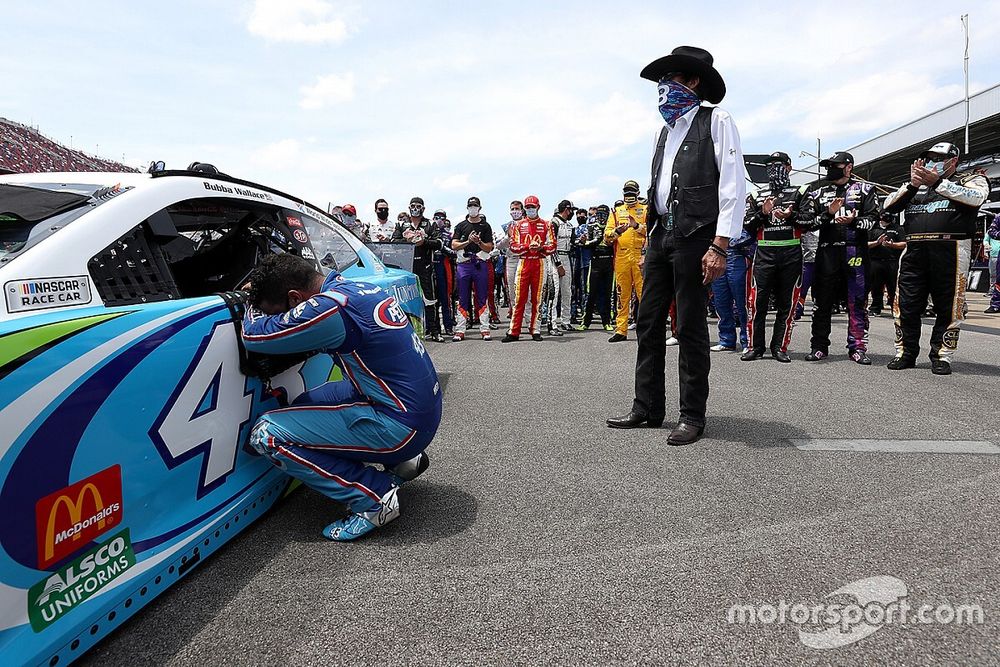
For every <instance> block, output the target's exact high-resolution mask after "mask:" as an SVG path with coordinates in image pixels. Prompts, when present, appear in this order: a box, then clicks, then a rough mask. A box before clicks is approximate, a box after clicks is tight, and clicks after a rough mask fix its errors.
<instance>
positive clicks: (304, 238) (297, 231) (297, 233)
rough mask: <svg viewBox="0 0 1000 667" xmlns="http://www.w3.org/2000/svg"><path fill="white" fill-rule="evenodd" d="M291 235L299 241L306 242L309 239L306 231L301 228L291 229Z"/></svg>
mask: <svg viewBox="0 0 1000 667" xmlns="http://www.w3.org/2000/svg"><path fill="white" fill-rule="evenodd" d="M292 236H294V237H295V240H296V241H298V242H299V243H307V242H308V241H309V237H308V236H306V233H305V232H304V231H302V230H301V229H293V230H292Z"/></svg>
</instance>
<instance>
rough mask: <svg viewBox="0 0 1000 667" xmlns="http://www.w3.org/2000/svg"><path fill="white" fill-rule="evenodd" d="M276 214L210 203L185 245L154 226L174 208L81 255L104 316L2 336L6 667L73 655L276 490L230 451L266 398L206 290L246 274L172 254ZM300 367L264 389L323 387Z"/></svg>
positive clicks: (258, 467)
mask: <svg viewBox="0 0 1000 667" xmlns="http://www.w3.org/2000/svg"><path fill="white" fill-rule="evenodd" d="M198 205H199V206H201V205H203V202H200V203H199V204H198ZM222 206H225V207H228V208H227V209H226V216H221V215H220V213H219V210H220V207H222ZM169 208H170V207H168V209H169ZM276 210H277V209H276V208H272V209H261V208H260V207H259V206H256V205H252V204H242V203H240V202H235V203H233V202H229V203H225V204H219V203H212V204H210V205H208V206H203V208H202V209H201V210H194V211H192V210H189V211H188V213H190V216H189V218H190V217H194V218H197V219H199V220H200V221H201V222H203V223H204V224H203V225H202V227H201V228H199V229H198V230H196V231H195V232H193V233H189V234H188V236H184V234H185V232H183V231H182V232H179V235H174V236H171V234H169V233H167V232H168V231H169V230H166V229H165V226H164V224H163V223H164V222H165V220H164V219H163V218H162V217H160V216H158V214H159V213H166V214H168V215H172V216H175V217H174V219H175V220H176V219H177V217H176V213H177V211H176V207H174V210H167V209H165V210H163V211H159V212H157V214H154V215H152V216H150V217H149V218H147V219H146V220H143V221H142V222H141V223H139V224H138V225H136V226H135V227H134V228H132V229H131V230H129V232H128V233H126V234H124V235H123V236H122V237H120V238H118V239H116V240H115V241H114V242H112V243H111V244H109V245H108V246H107V247H105V248H104V249H103V250H101V251H100V252H97V253H96V254H94V256H93V257H91V258H90V260H89V262H88V267H89V270H90V278H91V281H92V284H93V289H94V290H95V291H96V292H97V293H99V295H100V297H101V299H102V300H103V302H104V305H103V306H99V307H93V308H84V309H76V310H73V311H71V312H70V313H66V312H58V311H52V312H44V313H40V314H38V315H34V316H31V317H26V318H22V319H19V320H15V321H11V322H6V323H0V421H2V423H3V424H4V429H2V432H0V473H2V479H3V486H2V487H0V506H2V507H3V508H4V514H5V520H4V521H3V522H2V523H0V546H2V547H3V548H2V549H0V649H2V651H3V653H4V654H5V655H9V656H10V657H11V659H12V660H13V661H14V662H32V663H35V662H39V661H41V660H43V659H44V660H45V661H49V660H50V659H51V658H55V659H56V661H58V659H59V655H58V651H62V650H65V651H66V652H67V654H69V656H70V657H71V655H72V654H78V653H82V651H83V650H85V649H86V648H87V647H88V646H90V645H92V644H93V643H94V642H96V641H97V640H98V639H100V638H101V637H102V636H104V635H105V634H107V633H108V632H109V631H111V630H112V629H113V628H114V627H115V626H117V625H118V624H119V623H121V622H122V621H124V620H125V619H127V618H128V617H129V616H130V615H131V614H133V613H135V611H136V610H137V609H138V608H140V607H141V606H142V605H143V604H145V603H146V602H147V601H148V600H150V599H152V598H153V597H154V596H155V595H156V594H157V593H159V592H161V591H162V590H164V589H165V588H166V587H168V586H169V585H170V584H171V583H172V582H173V581H176V580H177V579H178V578H179V577H181V576H183V575H184V574H186V573H187V572H188V571H189V570H190V568H191V567H192V566H193V565H194V564H196V563H197V562H198V561H199V560H200V559H201V558H203V557H204V556H206V555H207V554H209V553H211V551H213V550H214V549H215V548H217V547H218V546H219V545H220V544H222V543H224V542H225V541H226V540H228V539H229V538H230V537H231V536H232V535H234V534H235V533H236V532H238V531H239V530H240V529H241V528H242V527H243V526H245V525H247V524H248V523H249V522H251V521H253V520H254V519H255V518H256V517H258V516H259V515H260V514H261V513H262V512H263V511H265V510H266V509H267V508H268V507H270V506H271V505H272V504H273V503H274V502H275V501H276V500H277V498H278V497H280V495H281V494H282V493H283V492H284V490H285V489H286V488H287V486H288V479H287V477H286V476H285V475H283V474H282V473H281V472H280V471H279V470H277V469H275V468H274V467H273V466H271V465H270V464H269V463H267V462H266V461H264V460H263V459H262V458H261V457H260V456H258V455H257V454H256V453H255V452H253V451H252V450H250V449H249V448H247V447H246V446H245V443H246V442H247V439H248V433H249V429H250V427H251V426H252V424H253V421H254V420H255V419H256V418H257V416H258V415H259V414H260V413H261V412H263V411H265V410H267V409H270V408H273V407H277V405H278V404H277V398H276V397H275V395H274V393H272V392H269V391H267V392H266V391H265V390H264V387H263V386H262V384H261V382H260V381H259V380H257V379H255V378H248V377H245V376H244V375H242V373H240V368H239V352H238V350H239V348H238V345H237V330H236V327H235V325H234V322H233V319H232V317H231V315H230V312H229V310H228V308H227V306H226V305H225V304H224V302H223V300H222V299H221V298H220V297H218V296H213V295H211V294H210V293H206V291H207V290H209V289H213V288H214V287H216V286H220V285H222V284H223V283H221V282H219V281H220V280H226V279H227V276H230V277H231V276H237V275H239V274H240V272H241V271H243V269H244V268H246V267H244V266H242V265H239V264H234V263H236V262H238V261H243V260H241V259H237V258H238V256H240V253H239V252H237V251H236V250H233V252H228V251H226V252H222V250H225V249H224V248H222V246H218V247H219V248H220V249H221V250H220V253H219V254H217V255H216V256H215V257H213V258H212V262H199V261H198V257H199V255H198V251H194V252H192V253H190V254H187V255H185V254H184V252H183V251H182V250H183V248H182V246H185V243H183V242H180V239H181V238H182V237H183V238H186V239H187V241H188V243H187V247H188V248H189V249H191V248H195V247H196V246H198V245H199V244H201V246H200V250H211V249H212V247H213V246H212V245H211V244H212V243H213V242H215V241H219V240H220V239H224V238H235V237H234V236H233V235H234V234H239V233H240V230H239V228H238V227H239V224H238V223H239V221H240V220H242V219H244V217H247V216H258V217H260V216H262V215H266V214H267V213H268V212H269V213H270V214H271V215H276ZM213 216H214V217H213ZM255 219H256V218H255ZM213 225H214V226H213ZM226 225H228V226H226ZM257 241H263V242H270V241H274V242H276V243H277V242H279V241H280V239H279V238H278V237H274V238H271V239H268V238H264V239H256V240H255V242H257ZM170 244H173V248H172V249H171V250H170V252H168V251H167V249H168V247H169V246H170ZM275 251H278V250H275ZM171 252H172V253H174V254H173V255H172V254H171ZM185 262H187V263H186V264H185ZM183 271H189V272H191V273H190V274H189V275H184V274H183ZM192 276H197V280H194V279H193V278H192ZM199 281H200V282H199ZM231 287H232V286H230V288H231ZM314 359H315V362H312V360H310V361H311V362H312V363H311V366H310V368H309V369H308V370H306V369H304V368H293V369H289V370H288V371H286V372H285V373H283V374H282V375H281V376H279V377H278V378H275V379H274V380H273V382H272V384H273V387H274V388H283V389H284V390H285V392H284V395H285V396H287V397H289V398H294V397H295V396H296V395H298V393H301V391H303V390H304V389H305V388H306V387H307V386H310V385H311V384H318V383H319V382H322V381H325V380H326V378H327V377H329V375H330V368H331V367H332V362H330V361H329V358H328V357H325V359H326V361H325V362H324V356H320V357H316V358H314ZM77 652H78V653H77ZM50 656H51V658H50ZM53 664H54V663H53Z"/></svg>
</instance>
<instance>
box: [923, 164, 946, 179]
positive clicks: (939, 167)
mask: <svg viewBox="0 0 1000 667" xmlns="http://www.w3.org/2000/svg"><path fill="white" fill-rule="evenodd" d="M924 169H929V170H930V171H933V172H934V173H936V174H937V175H938V176H943V175H944V162H925V163H924Z"/></svg>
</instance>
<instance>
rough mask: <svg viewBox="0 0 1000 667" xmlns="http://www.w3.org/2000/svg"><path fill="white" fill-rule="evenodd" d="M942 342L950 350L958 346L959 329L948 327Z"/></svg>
mask: <svg viewBox="0 0 1000 667" xmlns="http://www.w3.org/2000/svg"><path fill="white" fill-rule="evenodd" d="M941 342H942V343H943V344H944V346H945V347H946V348H948V349H949V350H954V349H957V348H958V329H948V330H947V331H945V332H944V336H943V337H942V339H941Z"/></svg>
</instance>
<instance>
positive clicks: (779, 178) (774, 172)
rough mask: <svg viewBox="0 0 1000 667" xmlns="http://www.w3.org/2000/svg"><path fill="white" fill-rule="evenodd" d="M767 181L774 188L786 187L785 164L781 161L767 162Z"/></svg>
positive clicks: (786, 172) (786, 173) (786, 171)
mask: <svg viewBox="0 0 1000 667" xmlns="http://www.w3.org/2000/svg"><path fill="white" fill-rule="evenodd" d="M767 181H768V183H770V185H771V187H772V188H774V189H776V190H780V189H782V188H786V187H788V182H789V181H788V170H787V169H785V165H784V164H783V163H781V162H771V163H770V164H768V165H767Z"/></svg>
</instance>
